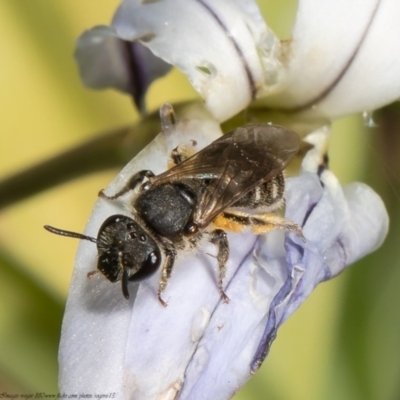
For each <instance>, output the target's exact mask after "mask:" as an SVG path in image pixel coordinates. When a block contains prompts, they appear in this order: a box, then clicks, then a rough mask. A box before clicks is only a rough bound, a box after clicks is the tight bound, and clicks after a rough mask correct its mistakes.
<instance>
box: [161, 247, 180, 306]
mask: <svg viewBox="0 0 400 400" xmlns="http://www.w3.org/2000/svg"><path fill="white" fill-rule="evenodd" d="M163 244H164V249H163V250H164V254H165V261H164V264H163V266H162V268H161V276H160V281H159V283H158V292H157V297H158V301H159V302H160V303H161V305H162V306H163V307H166V306H167V303H166V302H165V301H164V300H163V299H162V297H161V294H162V292H163V291H164V290H165V288H166V286H167V283H168V281H169V278H171V273H172V268H173V266H174V263H175V258H176V250H175V246H174V245H173V244H171V243H163Z"/></svg>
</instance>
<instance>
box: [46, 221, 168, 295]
mask: <svg viewBox="0 0 400 400" xmlns="http://www.w3.org/2000/svg"><path fill="white" fill-rule="evenodd" d="M45 229H46V230H48V231H50V232H52V233H55V234H57V235H62V236H68V237H74V238H77V239H83V240H89V241H91V242H93V243H96V245H97V251H98V261H97V268H98V270H99V271H100V272H101V273H102V274H103V275H104V276H105V277H106V278H107V279H108V280H109V281H111V282H117V281H120V280H121V283H122V293H123V295H124V297H125V298H126V299H128V298H129V291H128V282H129V281H141V280H143V279H146V278H148V277H149V276H151V275H152V274H154V272H156V271H157V269H158V268H159V266H160V264H161V252H160V249H159V247H158V245H157V243H156V242H155V241H154V239H153V238H152V237H151V236H150V235H149V234H148V233H147V232H146V231H145V230H144V229H143V228H142V227H141V226H140V225H139V224H138V223H137V222H136V221H135V220H133V219H132V218H130V217H127V216H125V215H112V216H111V217H108V218H107V219H106V220H105V221H104V222H103V224H102V225H101V227H100V229H99V233H98V235H97V238H93V237H90V236H86V235H82V234H80V233H75V232H69V231H64V230H61V229H57V228H53V227H51V226H48V225H46V226H45Z"/></svg>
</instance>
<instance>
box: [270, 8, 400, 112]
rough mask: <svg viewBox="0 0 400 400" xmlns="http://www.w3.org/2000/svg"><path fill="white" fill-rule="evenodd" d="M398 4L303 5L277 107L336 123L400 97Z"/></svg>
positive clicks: (275, 99)
mask: <svg viewBox="0 0 400 400" xmlns="http://www.w3.org/2000/svg"><path fill="white" fill-rule="evenodd" d="M399 15H400V3H399V2H398V1H397V0H335V1H331V2H321V1H315V0H301V1H300V2H299V9H298V13H297V17H296V22H295V26H294V29H293V40H292V42H291V44H290V49H289V50H288V54H289V56H288V60H287V77H286V79H285V80H283V81H281V82H282V87H281V88H280V89H281V90H282V92H281V93H279V94H277V95H275V96H272V97H270V98H268V99H265V102H266V104H268V105H270V106H272V107H279V108H282V109H287V110H292V111H305V112H306V115H310V116H311V115H312V116H324V117H328V118H336V117H339V116H342V115H345V114H349V113H354V112H360V111H364V110H372V109H375V108H378V107H381V106H383V105H385V104H387V103H390V102H392V101H394V100H396V99H397V98H399V97H400V74H399V73H398V71H399V69H400V46H399V45H398V39H397V38H398V37H399V35H400V24H399V23H398V16H399Z"/></svg>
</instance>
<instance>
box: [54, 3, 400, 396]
mask: <svg viewBox="0 0 400 400" xmlns="http://www.w3.org/2000/svg"><path fill="white" fill-rule="evenodd" d="M399 8H400V5H399V4H398V3H397V2H395V1H389V0H386V1H385V0H381V1H377V0H369V1H364V2H358V1H356V0H353V1H348V0H347V1H346V2H345V1H344V0H336V1H335V2H331V3H329V4H328V3H326V2H325V3H324V4H320V2H317V1H311V0H301V1H300V2H299V9H298V15H297V19H296V22H295V26H294V28H293V40H292V41H291V42H284V43H282V42H280V41H279V40H278V39H277V38H276V37H275V35H274V34H273V32H272V31H271V30H270V29H269V28H268V27H267V26H266V24H265V22H264V20H263V19H262V18H261V16H260V13H259V11H258V8H257V6H256V5H255V3H254V2H253V1H250V0H247V1H244V0H229V1H228V0H219V1H215V0H214V1H206V0H192V1H189V0H159V1H134V0H125V1H123V2H122V4H121V6H120V8H119V9H118V10H117V13H116V15H115V16H114V19H113V22H112V24H111V25H112V27H111V28H107V29H106V28H101V29H100V28H95V29H94V30H92V31H89V32H87V33H85V34H84V35H85V36H84V38H85V39H84V40H83V39H81V40H80V41H79V42H78V52H77V54H78V61H80V62H82V60H83V59H84V60H85V61H84V62H83V64H81V72H82V74H83V75H84V76H87V77H88V78H87V79H86V78H85V82H86V83H88V84H89V85H93V86H97V87H105V86H107V85H108V86H112V87H116V88H118V89H121V90H124V91H127V92H129V93H132V90H131V89H132V87H131V89H128V86H129V82H132V81H129V79H128V78H127V76H126V73H125V72H124V68H126V67H124V63H123V62H121V63H119V64H118V65H119V66H118V68H116V70H118V71H119V72H118V74H117V76H118V78H116V77H115V75H114V70H113V68H111V66H110V65H107V66H105V69H104V70H103V69H102V68H101V65H97V67H98V68H99V70H98V71H99V72H98V73H97V74H96V75H95V77H94V79H93V80H92V81H91V74H90V73H87V71H90V70H91V68H92V65H91V63H90V53H86V51H89V49H90V44H91V43H92V42H93V43H94V42H96V40H94V39H93V37H95V36H92V35H94V33H93V32H96V30H97V33H98V31H99V30H101V31H102V32H103V33H105V34H104V37H107V35H108V34H109V35H110V37H112V38H114V39H112V42H113V41H115V43H114V44H116V46H120V41H121V40H124V41H129V40H131V41H139V42H141V43H142V44H143V45H145V46H147V47H148V48H149V49H150V50H151V52H152V53H154V55H156V56H157V57H161V58H162V59H163V60H164V61H166V62H167V63H170V64H174V65H177V66H178V67H179V68H180V69H181V70H182V71H183V72H185V73H186V74H187V75H188V77H189V79H190V80H191V82H192V84H193V86H194V87H195V88H196V89H197V90H198V91H199V93H200V94H201V95H202V96H203V97H204V99H205V102H206V106H207V107H208V109H209V111H210V112H211V114H212V116H210V115H209V114H207V113H203V114H202V115H197V116H193V115H192V116H191V117H190V118H182V119H181V120H180V121H179V122H177V123H176V124H175V125H171V126H165V124H164V126H163V131H162V132H161V133H160V135H159V136H158V137H157V138H156V139H155V141H153V142H152V143H151V144H150V145H149V146H148V147H146V148H145V149H144V150H143V151H142V152H141V153H140V154H139V155H138V156H137V157H136V158H135V159H133V160H132V161H131V162H130V163H129V164H128V165H127V166H126V167H125V168H124V169H123V170H122V171H121V173H120V174H119V175H118V176H117V178H116V179H115V180H114V181H113V182H112V183H111V184H110V186H109V187H108V188H107V189H106V192H107V193H110V194H113V193H116V192H117V191H118V189H119V188H121V187H122V186H123V185H124V183H125V182H126V181H127V180H128V179H129V177H130V176H131V175H132V174H133V173H135V172H136V171H138V170H141V169H150V170H152V171H153V172H154V173H156V174H157V173H159V172H161V171H163V170H165V169H166V168H167V161H168V155H169V153H170V151H171V150H172V149H173V148H174V147H176V146H177V145H178V144H182V143H188V142H190V141H191V140H195V141H196V142H197V145H196V146H197V148H198V149H201V148H202V147H204V146H206V145H207V144H208V143H210V142H211V141H213V140H215V139H216V138H217V137H218V136H220V135H221V133H222V132H221V130H220V127H219V124H218V121H223V120H226V119H227V118H229V117H231V116H233V115H235V114H236V113H238V112H239V111H241V110H242V109H244V108H245V107H247V106H248V105H249V104H250V102H252V101H253V100H255V99H256V98H257V99H258V100H257V102H258V106H259V107H275V108H278V109H286V110H288V111H291V112H297V114H298V116H299V117H300V116H301V117H303V118H308V119H310V120H313V121H314V122H315V123H316V124H317V125H319V128H318V129H316V130H315V131H314V132H312V133H309V134H308V135H307V136H306V137H305V139H304V140H305V141H308V142H310V143H312V144H313V146H314V147H313V148H312V149H311V150H310V151H308V153H307V154H306V156H305V158H304V160H303V163H302V170H301V173H300V174H299V176H296V177H292V178H288V179H287V183H286V194H285V197H286V215H285V216H286V218H288V219H290V220H292V221H294V222H296V223H297V224H299V225H300V226H302V228H303V233H304V235H305V237H306V239H307V241H306V243H304V242H303V241H302V240H301V238H300V237H298V236H296V235H295V234H293V233H290V234H287V233H284V232H278V231H274V232H272V233H269V234H268V235H262V236H254V235H253V234H251V233H243V234H229V241H230V245H231V254H230V259H229V262H228V271H227V277H226V279H225V284H226V293H227V295H228V296H229V297H230V299H231V302H230V303H229V304H224V303H223V302H222V301H221V299H220V295H219V292H218V290H217V287H216V279H215V272H214V270H215V264H216V260H215V259H214V258H212V257H210V256H209V254H215V248H214V247H213V246H212V245H209V246H206V245H205V247H204V248H203V249H202V250H201V251H199V252H198V253H194V254H187V255H185V256H184V257H182V258H180V259H179V260H178V262H177V263H176V266H175V268H174V273H173V276H172V278H171V279H170V281H169V283H168V286H167V289H166V291H165V294H164V298H165V300H166V301H167V302H168V307H166V308H164V307H162V306H161V305H160V303H159V302H158V300H157V295H156V294H157V286H158V276H157V274H156V275H155V276H153V277H152V278H151V279H149V280H147V281H145V282H143V283H141V284H140V285H138V286H134V285H133V284H132V285H130V291H131V299H130V300H129V301H126V300H125V299H124V298H123V297H122V294H121V287H120V285H119V284H112V283H110V282H109V281H107V280H106V279H105V278H104V277H103V276H101V274H97V275H95V276H93V277H92V278H91V279H87V278H86V275H87V273H88V272H90V271H92V270H95V269H96V257H97V252H96V248H95V246H94V245H93V243H90V242H82V243H80V246H79V250H78V255H77V259H76V265H75V271H74V275H73V278H72V283H71V288H70V294H69V298H68V303H67V309H66V313H65V318H64V323H63V330H62V339H61V345H60V389H61V391H63V392H66V393H77V392H85V393H94V394H96V393H98V394H101V393H111V394H112V395H113V398H118V399H164V398H165V399H173V398H179V399H210V398H212V399H227V398H230V397H231V396H233V394H234V393H235V392H236V391H237V390H238V389H239V388H240V387H241V386H242V385H243V384H244V383H245V382H246V381H247V380H248V379H249V377H250V376H251V374H252V373H253V372H255V371H256V370H257V368H258V367H259V366H260V365H261V363H262V361H263V360H264V358H265V357H266V355H267V353H268V351H269V348H270V345H271V342H272V341H273V339H274V338H275V336H276V332H277V329H278V328H279V326H280V325H281V324H282V323H283V322H284V321H285V320H286V319H287V318H288V317H289V316H290V315H291V314H292V313H293V312H294V311H295V310H296V309H297V307H298V306H299V305H300V304H301V303H302V302H303V301H304V300H305V298H306V297H307V296H308V295H309V294H310V293H311V292H312V290H313V289H314V288H315V287H316V285H317V284H318V283H320V282H322V281H325V280H327V279H330V278H332V277H334V276H336V275H337V274H338V273H340V272H341V271H342V270H343V269H344V268H345V267H346V266H348V265H349V264H351V263H353V262H354V261H356V260H357V259H359V258H361V257H363V256H364V255H366V254H368V253H369V252H371V251H373V250H374V249H376V248H377V247H378V246H379V245H380V244H381V243H382V241H383V239H384V238H385V236H386V233H387V229H388V216H387V213H386V210H385V207H384V205H383V203H382V201H381V199H380V198H379V196H378V195H377V194H376V193H374V192H373V190H372V189H370V188H369V187H367V186H366V185H364V184H361V183H354V184H351V185H348V186H344V187H343V186H341V185H340V184H339V182H338V181H337V179H336V178H335V176H334V175H333V173H332V172H331V171H329V170H328V169H327V168H326V166H325V165H324V163H323V155H324V148H325V145H326V141H327V138H328V136H329V126H328V119H330V118H335V117H338V116H341V115H344V114H346V113H351V112H358V111H363V110H370V109H373V108H376V107H379V106H381V105H383V104H386V103H388V102H390V101H393V100H394V99H396V98H397V97H398V96H399V95H400V76H399V75H398V74H397V69H398V67H399V64H400V54H399V53H400V48H399V47H398V46H396V45H395V44H394V43H395V40H396V37H397V35H396V34H395V32H397V31H398V30H400V27H399V26H398V24H397V21H396V18H395V15H398V12H399V11H400V10H399ZM396 13H397V14H396ZM107 32H108V33H107ZM105 41H108V39H107V38H106V39H105ZM82 42H85V43H86V44H85V46H86V45H88V46H89V49H87V48H86V47H85V51H83V50H84V49H83V48H82ZM112 42H108V43H109V45H110V48H109V51H110V52H111V53H112V54H114V53H113V51H114V50H113V49H115V48H117V47H115V48H114V47H113V46H114V45H113V43H112ZM96 43H97V44H99V43H100V45H101V44H102V43H104V41H103V40H100V41H98V42H96ZM377 43H379V45H377ZM119 48H120V47H119ZM95 53H96V54H100V53H101V52H100V53H98V52H95ZM111 53H110V54H111ZM88 54H89V56H88ZM117 54H119V53H118V51H117ZM116 57H117V58H118V56H116ZM121 60H123V59H122V58H121V59H120V61H121ZM145 65H146V63H144V64H142V66H141V67H142V69H146V67H145ZM104 71H105V72H104ZM149 82H150V80H148V81H147V83H149ZM142 98H143V92H142ZM140 101H142V100H140ZM140 101H139V102H140ZM319 121H323V122H322V123H320V122H319ZM323 124H325V126H321V125H323ZM131 196H132V195H131V194H130V193H128V194H126V196H124V198H122V199H121V201H119V199H118V201H114V202H110V201H106V200H104V199H99V200H98V202H97V203H96V205H95V208H94V211H93V213H92V216H91V217H90V219H89V222H88V225H87V228H86V231H85V233H86V234H87V235H90V236H97V232H98V229H99V227H100V225H101V224H102V222H103V221H104V220H105V219H106V218H107V217H108V216H109V215H112V214H126V215H130V214H129V204H130V202H131V200H132V197H131ZM127 205H128V207H127ZM207 253H208V254H207ZM133 291H135V292H136V293H135V295H133Z"/></svg>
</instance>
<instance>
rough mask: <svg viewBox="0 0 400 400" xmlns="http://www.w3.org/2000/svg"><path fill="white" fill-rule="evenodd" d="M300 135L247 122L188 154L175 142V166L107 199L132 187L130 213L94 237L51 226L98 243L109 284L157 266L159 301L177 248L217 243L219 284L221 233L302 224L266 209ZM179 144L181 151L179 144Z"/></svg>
mask: <svg viewBox="0 0 400 400" xmlns="http://www.w3.org/2000/svg"><path fill="white" fill-rule="evenodd" d="M299 145H300V139H299V137H298V135H297V134H296V133H294V132H291V131H290V130H287V129H285V128H283V127H281V126H278V125H273V124H251V125H246V126H244V127H240V128H237V129H235V130H234V131H232V132H230V133H227V134H225V135H223V136H222V137H220V138H219V139H217V140H215V141H214V142H213V143H211V144H210V145H209V146H207V147H205V148H204V149H203V150H201V151H199V152H198V153H196V154H194V155H192V156H188V154H187V150H184V149H183V147H182V146H178V147H177V148H176V149H174V150H173V151H172V154H171V158H172V160H173V163H174V164H175V166H173V167H172V168H171V169H168V170H167V171H165V172H163V173H161V174H159V175H156V176H155V175H154V174H153V173H152V172H151V171H148V170H143V171H139V172H137V173H136V174H134V175H133V176H132V177H131V178H130V179H129V181H128V182H127V184H126V185H125V186H124V187H123V188H122V189H121V190H120V191H119V192H118V193H115V194H114V195H112V196H108V195H106V194H105V193H104V192H103V191H101V192H100V194H99V195H100V196H101V197H103V198H105V199H108V200H110V201H113V200H115V199H117V198H118V197H120V196H122V195H123V194H125V193H127V192H128V191H131V190H135V191H136V192H137V195H136V196H135V197H134V200H133V202H132V208H131V214H132V215H131V217H127V216H125V215H112V216H110V217H109V218H107V219H106V220H105V221H104V223H103V224H102V225H101V227H100V229H99V232H98V235H97V238H92V237H89V236H85V235H82V234H79V233H74V232H68V231H64V230H60V229H56V228H53V227H50V226H45V228H46V229H47V230H48V231H50V232H53V233H56V234H59V235H63V236H70V237H75V238H78V239H85V240H89V241H91V242H93V243H96V245H97V251H98V265H97V268H98V269H99V270H100V272H101V273H103V275H105V277H106V278H107V279H108V280H110V281H111V282H117V281H121V282H122V293H123V295H124V296H125V298H127V299H128V298H129V291H128V283H129V282H130V281H141V280H143V279H146V278H147V277H149V276H150V275H152V274H154V273H155V272H156V271H157V269H158V268H159V267H160V266H161V275H160V281H159V287H158V299H159V301H160V302H161V304H163V305H164V306H165V305H166V303H165V302H164V300H163V299H162V297H161V295H162V292H163V290H164V289H165V287H166V284H167V282H168V280H169V278H170V276H171V272H172V269H173V266H174V262H175V258H176V256H177V252H178V251H181V250H184V249H187V248H193V247H195V246H196V245H197V243H198V242H199V241H200V239H201V238H202V237H203V236H205V237H206V238H207V239H208V240H209V241H210V242H211V243H213V244H215V245H216V246H217V249H218V251H217V256H216V258H217V262H218V268H219V273H218V279H217V281H218V289H219V292H220V293H221V296H222V298H223V300H224V301H225V302H228V301H229V299H228V297H227V296H226V294H225V292H224V289H223V280H224V276H225V272H226V263H227V260H228V258H229V243H228V239H227V234H226V232H225V231H226V230H229V231H233V232H240V231H243V230H245V229H246V228H248V227H250V228H251V230H252V231H253V232H254V233H255V234H261V233H265V232H269V231H271V230H273V229H277V228H278V229H285V230H289V231H293V232H296V233H297V234H299V235H300V236H301V237H302V238H303V240H304V237H303V234H302V231H301V228H300V227H299V226H298V225H296V224H294V223H293V222H291V221H289V220H286V219H284V218H282V217H280V216H278V215H276V214H274V213H272V211H274V210H277V209H278V208H280V207H281V206H283V204H284V198H283V192H284V184H285V183H284V178H283V173H282V171H283V169H284V168H285V167H286V166H287V165H288V164H289V162H290V161H291V160H292V158H293V157H294V156H295V154H296V153H297V151H298V150H299ZM181 147H182V148H181Z"/></svg>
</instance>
